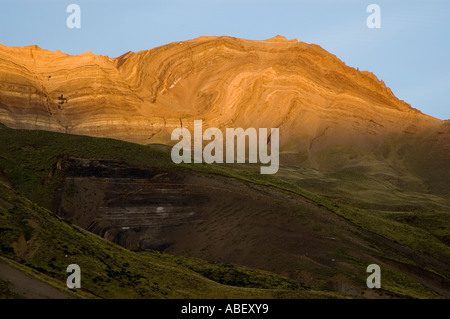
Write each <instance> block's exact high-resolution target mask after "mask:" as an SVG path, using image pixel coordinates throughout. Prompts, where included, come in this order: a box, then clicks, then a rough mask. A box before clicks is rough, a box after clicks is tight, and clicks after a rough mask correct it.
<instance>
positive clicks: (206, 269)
mask: <svg viewBox="0 0 450 319" xmlns="http://www.w3.org/2000/svg"><path fill="white" fill-rule="evenodd" d="M0 136H1V140H0V167H1V168H2V169H3V171H4V173H5V175H7V176H8V177H9V179H10V181H11V182H12V184H13V186H14V188H15V189H16V190H18V191H19V192H20V193H21V194H23V195H25V196H26V197H27V198H29V199H30V200H31V201H32V202H35V203H38V204H39V205H41V206H43V207H46V208H48V209H51V207H52V198H53V193H54V190H55V188H56V187H57V186H58V184H59V182H60V178H61V176H59V175H58V174H61V173H60V171H59V170H57V169H55V167H56V166H57V163H58V161H59V159H61V158H62V157H64V155H65V154H66V155H68V156H71V157H81V158H104V159H118V160H122V161H124V162H127V163H128V164H131V165H138V166H144V167H155V168H166V169H167V168H169V169H186V170H195V171H197V172H200V173H205V174H220V175H224V176H229V177H233V178H237V179H240V180H244V181H249V182H251V183H256V184H261V185H268V186H272V187H277V188H280V189H283V190H287V191H290V192H293V193H295V194H298V195H301V196H304V197H306V198H309V199H311V200H313V201H314V202H316V203H318V204H319V205H323V206H325V207H327V208H328V209H329V210H330V211H333V212H334V213H336V214H337V215H340V216H342V217H344V218H346V219H348V220H350V221H352V222H353V223H355V224H356V225H358V226H360V227H361V228H363V229H366V230H369V231H371V232H374V233H376V234H379V235H381V236H383V237H385V238H388V239H389V240H392V241H395V242H398V243H400V244H401V245H405V246H408V247H410V248H412V249H414V250H415V251H417V253H418V254H423V255H424V258H423V259H421V260H418V261H415V260H402V262H404V263H408V264H413V265H417V266H419V267H421V268H426V269H428V270H431V271H432V272H435V273H438V274H440V275H441V276H442V277H444V278H446V279H448V277H449V272H448V266H449V265H448V263H446V261H448V260H450V250H449V247H448V245H447V243H446V240H445V239H446V238H448V228H444V229H443V228H442V225H447V224H446V223H445V222H446V221H447V218H448V214H445V213H443V214H440V212H439V210H441V209H445V207H446V205H447V204H446V203H443V204H442V203H438V204H433V205H434V206H433V207H434V209H433V210H432V211H431V213H430V214H427V213H428V212H427V211H424V212H412V213H415V214H419V213H421V214H420V219H415V220H414V221H415V222H416V224H414V223H409V222H405V221H403V220H399V219H398V218H399V216H400V215H401V216H404V215H403V214H396V211H395V209H394V210H391V211H387V210H384V211H374V210H370V209H367V207H363V206H361V207H358V206H357V205H355V204H354V203H352V202H348V201H347V200H345V198H344V197H339V196H334V197H332V196H329V194H327V193H321V192H320V191H317V190H316V189H314V188H308V186H310V185H311V184H306V183H305V181H308V178H307V177H308V176H307V173H305V172H303V171H301V170H295V169H291V168H288V167H281V168H280V171H279V174H277V175H275V176H267V175H260V174H259V167H258V166H252V167H249V166H248V165H232V166H229V165H206V164H196V165H175V164H173V163H172V161H171V160H170V152H169V150H168V149H167V148H165V147H144V146H141V145H136V144H131V143H126V142H122V141H117V140H111V139H98V138H91V137H86V136H73V135H65V134H57V133H50V132H43V131H23V130H10V129H0ZM62 163H63V161H62ZM308 174H309V173H308ZM309 180H311V178H309ZM317 180H320V181H322V182H323V183H326V184H327V185H332V184H331V183H329V182H330V181H333V179H332V178H330V177H329V176H320V177H319V178H317ZM334 181H335V183H336V185H340V186H341V185H342V183H337V182H336V178H335V179H334ZM377 183H378V181H377ZM366 186H367V187H370V185H366ZM345 191H346V190H345V189H344V190H341V193H345ZM368 198H369V196H368ZM408 200H409V199H408V198H406V199H405V200H404V201H405V202H408ZM419 201H421V199H420V200H419ZM423 203H425V204H423ZM423 203H422V204H421V205H426V204H427V202H426V201H423ZM433 203H435V202H433ZM30 205H34V204H30ZM430 207H431V206H430ZM40 209H41V208H40ZM47 213H48V212H47ZM409 214H411V212H409ZM55 218H56V217H55ZM430 218H431V220H433V223H425V222H424V221H426V220H427V219H430ZM71 227H73V226H71ZM75 229H77V228H75ZM95 238H96V240H100V239H98V238H97V237H95ZM55 240H56V239H55ZM56 243H58V241H56ZM59 244H61V245H67V244H66V243H62V242H60V243H59ZM59 244H58V245H59ZM105 245H106V244H105ZM107 245H112V244H109V243H108V244H107ZM58 247H59V246H58ZM61 247H63V246H61ZM117 249H121V248H117ZM102 251H103V250H100V251H95V250H94V251H91V250H87V251H86V252H85V254H86V256H90V255H91V254H98V256H104V255H102V254H101V252H102ZM121 251H122V250H121ZM124 253H125V252H124ZM128 253H130V252H126V254H128ZM130 254H131V253H130ZM132 254H134V255H133V256H134V257H133V258H138V259H139V258H144V259H145V258H157V256H156V255H151V254H147V255H146V254H140V255H139V257H136V256H137V255H136V254H135V253H132ZM63 255H65V254H63ZM427 256H430V257H433V258H430V260H431V259H432V260H433V261H432V262H430V264H427V263H426V262H425V263H424V262H423V261H424V260H425V261H426V260H428V259H427ZM112 257H113V256H110V258H112ZM52 258H55V257H52ZM60 258H62V257H61V256H59V257H58V258H57V259H56V260H57V261H58V262H61V259H60ZM105 258H106V257H105ZM171 258H172V257H168V256H165V257H164V259H163V260H165V262H169V261H170V263H171V264H176V265H177V266H179V265H180V264H183V263H184V262H182V261H181V259H180V260H176V261H174V260H170V259H171ZM50 259H51V258H50ZM63 260H64V259H63ZM114 260H116V259H115V257H114ZM139 260H140V259H139ZM48 261H49V260H45V261H44V262H43V263H41V264H34V265H33V267H48V266H45V265H47V264H46V262H48ZM160 261H161V260H160ZM54 262H56V261H54ZM114 262H116V261H114ZM141 262H142V261H141ZM199 263H200V264H201V262H199V261H196V262H193V264H191V265H190V266H189V265H186V264H184V266H183V267H182V268H183V269H184V271H185V270H186V269H187V268H189V269H191V270H192V271H194V274H195V272H197V273H201V274H203V275H205V276H208V277H209V278H211V279H214V280H217V281H220V282H223V283H226V284H230V283H238V282H240V283H241V284H242V283H243V282H244V283H245V282H247V281H248V279H245V280H243V279H242V276H240V275H239V276H238V277H239V278H236V277H233V279H231V280H230V279H229V277H227V276H225V275H224V273H221V271H222V270H223V269H226V267H221V266H220V267H218V268H214V269H213V270H211V267H212V266H211V264H208V265H207V264H205V265H203V266H202V267H200V269H199V268H198V264H199ZM144 264H145V263H144ZM193 265H196V266H193ZM140 267H143V268H145V266H143V264H141V266H139V267H137V268H140ZM137 268H136V269H135V268H133V271H130V273H132V274H134V272H135V271H138V270H137ZM42 269H44V268H42ZM113 269H114V270H113V271H112V272H111V273H110V276H109V277H110V279H111V280H113V278H120V276H121V275H120V274H121V273H122V272H126V270H127V268H123V267H122V266H120V262H119V263H118V264H117V266H116V267H115V268H113ZM45 271H49V270H48V269H47V270H45ZM137 273H139V271H138V272H137ZM51 275H52V276H57V275H56V274H54V273H51ZM64 275H65V274H63V275H59V276H64ZM113 275H114V276H113ZM123 276H124V278H127V275H126V274H124V275H123ZM258 276H259V275H258ZM258 276H256V277H258ZM396 276H397V277H398V276H399V275H396ZM244 277H246V276H244ZM263 277H264V276H263ZM95 278H96V277H95V276H94V277H93V278H91V279H92V281H94V279H95ZM100 278H103V277H102V276H100V277H99V278H97V279H96V280H97V282H98V281H100ZM164 278H170V277H164ZM203 279H204V278H203ZM400 279H402V278H400ZM126 280H128V279H126ZM129 280H131V279H129ZM272 280H273V279H271V280H269V282H272ZM402 280H403V279H402ZM408 280H410V279H408ZM262 281H263V282H264V280H262ZM257 282H260V280H259V279H258V280H257ZM126 283H127V284H133V281H127V282H126ZM95 285H98V284H97V283H95ZM108 285H109V284H107V285H106V286H108ZM250 286H252V287H267V286H264V285H263V286H261V285H260V283H258V284H256V282H255V279H253V283H252V285H250ZM108 287H109V286H108ZM189 287H190V286H189ZM277 287H278V288H280V287H281V286H277ZM283 287H284V288H286V287H285V286H283ZM271 288H274V287H271ZM199 289H200V290H201V289H202V288H201V286H198V287H197V289H194V290H193V291H191V292H192V293H193V294H194V295H195V291H199ZM114 290H117V287H115V288H114ZM393 290H395V289H393ZM204 291H207V290H204ZM215 291H219V290H215ZM296 291H297V290H296ZM145 293H146V294H148V295H146V294H141V295H144V296H152V295H151V294H150V293H149V292H145ZM240 293H242V292H240ZM399 293H401V294H406V295H408V291H404V290H403V291H400V292H399ZM220 294H222V292H220ZM220 294H219V295H220ZM156 295H158V294H156ZM187 295H188V294H187ZM410 295H412V296H418V297H420V296H422V297H426V296H432V294H431V295H429V294H428V293H425V294H424V293H422V292H417V291H411V293H410ZM101 296H105V297H112V296H114V295H113V293H110V294H103V295H101ZM130 296H133V294H130ZM159 296H164V294H159ZM170 296H182V294H173V295H170ZM197 296H198V295H197ZM211 296H217V294H214V293H213V295H211ZM211 296H209V297H211ZM221 296H223V294H222V295H221ZM234 296H236V295H234Z"/></svg>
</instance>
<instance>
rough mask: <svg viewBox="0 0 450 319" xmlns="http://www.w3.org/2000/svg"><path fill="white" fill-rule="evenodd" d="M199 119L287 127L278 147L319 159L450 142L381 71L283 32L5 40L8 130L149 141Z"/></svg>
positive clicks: (163, 139) (0, 63)
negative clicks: (50, 43) (156, 41)
mask: <svg viewBox="0 0 450 319" xmlns="http://www.w3.org/2000/svg"><path fill="white" fill-rule="evenodd" d="M196 119H198V120H200V119H201V120H203V123H204V124H203V128H204V129H206V128H207V127H218V128H221V129H224V128H226V127H242V128H248V127H255V128H260V127H267V128H270V127H279V128H280V144H281V145H280V150H281V152H284V153H301V154H307V156H308V160H309V162H310V163H312V165H313V166H314V165H316V166H320V165H321V164H320V160H319V159H317V156H316V155H317V154H319V153H321V152H322V151H324V150H329V149H331V148H333V147H344V148H349V147H350V148H356V149H358V150H359V151H362V152H365V151H373V150H375V149H380V148H381V147H382V146H383V145H384V143H385V141H386V139H387V138H390V137H391V136H392V134H394V135H396V136H397V138H398V139H402V138H405V139H411V138H412V137H418V138H423V136H425V135H426V136H431V135H433V134H435V135H436V136H437V138H439V139H440V140H442V139H444V142H442V143H441V144H442V145H443V146H442V145H441V146H442V147H440V148H439V150H440V149H441V148H445V147H448V143H447V142H445V141H448V137H449V134H448V132H447V131H448V130H447V129H446V126H445V122H444V121H441V120H438V119H435V118H432V117H430V116H427V115H425V114H422V113H421V112H419V111H418V110H416V109H414V108H412V107H411V106H410V105H409V104H407V103H406V102H404V101H400V100H399V99H397V98H396V97H395V96H394V94H393V93H392V92H391V90H390V89H389V88H388V87H386V85H385V84H384V83H383V81H380V80H379V79H378V78H377V77H376V76H375V75H373V74H372V73H370V72H366V71H359V70H357V69H355V68H352V67H349V66H346V65H345V64H344V63H343V62H342V61H341V60H339V59H338V58H337V57H335V56H334V55H332V54H330V53H328V52H327V51H325V50H324V49H322V48H321V47H320V46H318V45H314V44H306V43H303V42H299V41H297V40H287V39H286V38H284V37H281V36H277V37H274V38H271V39H268V40H264V41H250V40H243V39H237V38H231V37H200V38H197V39H194V40H190V41H184V42H175V43H171V44H168V45H164V46H161V47H158V48H154V49H151V50H146V51H141V52H137V53H134V52H128V53H126V54H124V55H122V56H120V57H118V58H109V57H107V56H97V55H94V54H92V53H90V52H86V53H84V54H81V55H79V56H71V55H67V54H64V53H61V52H59V51H57V52H50V51H47V50H43V49H40V48H38V47H36V46H29V47H15V48H11V47H6V46H2V45H0V122H1V123H4V124H5V125H7V126H10V127H13V128H26V129H44V130H51V131H59V132H67V133H73V134H85V135H92V136H103V137H112V138H117V139H122V140H127V141H132V142H137V143H142V144H149V143H170V134H171V132H172V130H173V129H174V128H176V127H180V126H183V127H188V128H192V125H193V121H194V120H196ZM447 126H448V125H447ZM442 131H445V132H446V133H444V135H445V136H444V138H443V135H438V132H442ZM445 145H447V146H445ZM439 150H438V151H439ZM442 151H445V150H444V149H442Z"/></svg>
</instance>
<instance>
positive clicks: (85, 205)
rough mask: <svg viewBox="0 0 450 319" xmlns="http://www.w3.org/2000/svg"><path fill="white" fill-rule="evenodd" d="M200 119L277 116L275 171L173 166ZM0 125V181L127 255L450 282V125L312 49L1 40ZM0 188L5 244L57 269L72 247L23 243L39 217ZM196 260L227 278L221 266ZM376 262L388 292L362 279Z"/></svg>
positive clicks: (315, 282) (298, 273)
mask: <svg viewBox="0 0 450 319" xmlns="http://www.w3.org/2000/svg"><path fill="white" fill-rule="evenodd" d="M194 120H203V129H206V128H207V127H218V128H220V129H222V130H224V129H225V128H227V127H233V128H238V127H242V128H248V127H254V128H264V127H267V128H270V127H278V128H280V167H279V170H278V172H277V173H276V174H274V175H270V176H267V175H261V174H259V165H258V167H256V166H255V165H252V164H235V165H229V164H223V165H216V164H215V165H206V164H195V165H194V164H179V165H176V164H174V163H173V162H172V160H171V159H170V145H171V144H173V142H172V141H170V134H171V132H172V131H173V129H175V128H177V127H181V126H182V127H187V128H189V129H192V126H193V121H194ZM1 123H3V124H4V125H2V124H1ZM23 129H25V130H23ZM45 131H52V132H45ZM86 135H89V136H91V137H88V136H86ZM0 137H1V139H0V183H2V184H4V185H5V187H6V188H8V189H12V190H14V191H15V192H17V193H15V194H16V195H15V196H18V197H17V198H16V199H17V200H19V198H20V201H22V202H24V201H30V203H32V204H30V205H35V206H32V207H34V208H36V207H39V211H45V212H46V213H45V214H50V212H51V213H53V214H55V216H57V217H58V218H60V219H58V220H59V222H57V221H56V220H54V224H53V225H54V227H55V229H58V228H59V227H62V226H61V224H60V223H73V224H75V225H77V227H80V228H82V229H84V230H88V231H90V232H91V233H94V234H96V235H98V236H100V237H103V238H104V239H108V240H109V241H111V242H113V243H115V244H118V245H120V246H123V247H125V248H127V249H129V250H132V251H134V250H137V251H141V250H149V249H150V250H158V251H161V252H165V253H169V254H172V255H176V256H178V257H173V258H182V257H181V256H188V257H196V258H201V259H202V260H203V261H202V263H203V262H204V263H206V261H209V262H214V263H216V262H221V263H233V264H238V265H244V266H247V267H252V268H256V269H263V270H265V271H271V272H273V273H276V274H277V275H281V276H286V277H289V278H290V280H293V281H295V282H296V283H298V284H301V285H305V286H308V287H310V288H311V289H313V290H314V291H316V292H320V293H322V292H326V293H328V292H330V291H331V292H332V293H336V292H338V293H342V294H346V295H353V296H366V297H377V298H378V297H382V298H384V297H395V298H396V297H401V298H403V297H423V298H429V297H436V296H444V297H449V296H450V292H449V291H450V289H449V280H450V279H449V278H450V275H449V274H450V271H449V265H448V260H449V256H450V250H449V245H450V182H449V181H450V165H448V163H449V162H450V121H442V120H439V119H436V118H433V117H430V116H428V115H426V114H422V113H421V112H420V111H418V110H416V109H414V108H412V107H411V106H410V105H408V104H407V103H406V102H404V101H400V100H399V99H397V98H396V97H395V96H394V94H393V93H392V92H391V90H390V89H389V88H388V87H386V85H385V84H384V83H383V82H382V81H380V80H379V79H378V78H377V77H376V76H375V75H373V74H372V73H370V72H366V71H359V70H357V69H354V68H352V67H349V66H346V65H345V64H344V63H343V62H342V61H341V60H339V59H338V58H337V57H335V56H334V55H332V54H330V53H328V52H327V51H325V50H323V49H322V48H320V47H319V46H317V45H313V44H306V43H302V42H299V41H297V40H287V39H286V38H284V37H280V36H277V37H274V38H271V39H268V40H264V41H250V40H243V39H236V38H230V37H200V38H198V39H194V40H190V41H183V42H176V43H171V44H168V45H165V46H162V47H158V48H154V49H151V50H146V51H141V52H137V53H134V52H128V53H126V54H124V55H122V56H120V57H118V58H109V57H106V56H97V55H94V54H92V53H90V52H87V53H84V54H81V55H79V56H70V55H67V54H64V53H61V52H58V51H57V52H50V51H47V50H43V49H40V48H38V47H36V46H30V47H17V48H11V47H6V46H1V45H0ZM93 137H96V138H93ZM105 137H106V138H105ZM109 138H112V139H109ZM119 140H122V141H119ZM130 142H132V143H130ZM139 144H141V145H139ZM162 144H169V145H162ZM0 190H1V189H0ZM0 195H2V197H0V213H1V214H2V219H1V220H2V223H3V224H2V225H1V227H2V229H7V230H8V232H2V233H1V234H0V244H2V246H3V248H2V249H3V251H4V252H5V254H8V258H10V259H11V260H13V261H14V262H19V263H21V264H22V265H26V266H27V267H32V268H33V269H35V270H38V271H39V269H41V270H42V271H41V272H44V273H50V274H51V277H55V276H56V277H57V276H58V275H56V274H55V273H54V271H56V270H55V269H49V268H48V267H50V266H49V265H48V264H47V262H49V260H48V259H50V260H51V258H56V261H57V262H58V263H62V262H63V261H61V260H60V258H62V257H61V256H62V255H61V254H59V255H57V256H48V257H50V258H47V257H46V258H47V259H43V260H44V261H45V262H42V260H41V259H38V260H34V259H32V258H31V257H32V256H33V254H32V252H27V250H25V252H24V251H23V250H21V247H22V248H23V247H25V246H26V245H25V246H24V240H23V239H22V237H21V235H20V232H21V231H22V232H23V236H24V237H25V238H27V236H28V235H27V233H26V232H27V231H28V230H27V229H22V230H20V229H19V230H20V231H18V230H17V227H18V226H17V225H16V224H14V223H16V222H17V221H16V220H15V219H14V214H13V213H14V212H15V208H14V207H15V206H14V205H13V204H11V200H10V198H11V196H12V195H9V191H6V190H5V191H4V192H3V193H0ZM17 200H15V201H16V202H17ZM27 203H28V202H27ZM27 205H28V204H27ZM22 207H24V206H23V205H22ZM34 208H33V209H34ZM36 209H37V208H36ZM41 209H42V210H41ZM25 212H27V214H28V213H30V210H29V209H28V210H25V211H21V214H23V215H21V216H22V217H23V220H29V219H31V220H34V219H35V215H33V216H31V217H30V216H29V215H27V214H25ZM55 218H56V217H55ZM31 223H33V222H31ZM19 224H20V223H19ZM11 225H13V226H14V227H13V226H11ZM16 226H17V227H16ZM64 227H65V226H64ZM3 234H6V235H3ZM45 234H47V233H43V235H45ZM2 236H4V237H2ZM89 238H90V239H89V241H91V240H93V239H92V238H94V237H89ZM29 240H31V238H28V240H25V241H26V242H27V243H28V241H29ZM47 240H52V241H54V240H56V239H55V238H51V239H49V237H48V236H47V237H45V236H44V237H43V239H42V240H40V242H46V241H47ZM68 240H69V241H72V240H78V239H74V238H68ZM31 244H33V241H31V242H30V245H31ZM60 245H66V246H67V245H68V244H67V243H66V242H61V243H60ZM101 245H104V244H101ZM26 247H31V248H32V247H33V246H32V245H31V246H26ZM42 247H43V248H42V249H43V250H44V251H45V250H46V249H47V248H46V246H42ZM57 247H58V249H61V247H60V246H57ZM62 247H63V246H62ZM63 248H64V247H63ZM116 248H117V247H116ZM116 248H115V249H116ZM86 249H87V248H86ZM62 250H64V249H62ZM87 251H89V250H87ZM86 255H89V254H88V253H86ZM127 256H131V255H127ZM25 257H26V258H25ZM91 257H92V256H91ZM93 257H95V256H93ZM30 258H31V259H30ZM124 258H125V257H124ZM126 258H129V257H126ZM130 258H131V257H130ZM167 258H169V257H167ZM170 258H172V257H170ZM175 262H176V263H178V264H180V263H183V262H182V261H180V259H175ZM187 263H188V264H189V267H188V268H189V269H192V268H195V269H198V268H200V271H201V273H202V274H207V275H208V276H209V275H211V273H213V274H217V273H219V275H218V276H219V277H220V278H222V277H227V275H226V274H227V268H226V266H223V265H221V266H218V268H217V269H215V270H211V267H213V266H211V265H209V264H202V266H201V267H200V266H198V267H197V266H195V267H194V266H192V263H191V262H187ZM371 263H376V264H379V265H380V266H382V269H383V278H384V279H383V284H382V285H383V289H382V290H381V291H380V292H374V291H371V290H368V289H367V287H366V282H365V279H366V277H367V273H366V267H367V265H368V264H371ZM44 266H45V267H44ZM168 267H169V266H168ZM120 269H122V268H120ZM120 269H119V270H120ZM119 270H117V271H119ZM52 271H53V272H52ZM242 272H246V271H243V270H242ZM238 273H239V276H238V277H239V278H237V279H236V278H235V279H236V280H234V279H233V280H230V281H225V282H220V283H227V284H230V283H231V284H232V285H236V282H241V279H242V276H244V277H245V278H246V275H242V276H241V275H240V274H241V272H240V271H238ZM254 275H255V276H256V277H257V278H260V277H259V275H257V274H254ZM208 276H206V277H207V278H209V277H208ZM252 276H253V275H252ZM252 276H250V277H252ZM261 276H262V275H261ZM263 277H264V276H263ZM269 277H270V276H269ZM269 277H264V278H266V279H264V282H266V281H267V280H269V279H267V278H269ZM58 278H59V277H58ZM93 278H94V277H92V278H91V279H93ZM277 278H278V277H277ZM0 279H1V278H0ZM172 279H173V278H172ZM222 279H223V278H222ZM174 280H175V279H174ZM252 280H253V279H252ZM255 280H256V279H255ZM280 280H281V281H282V282H284V281H283V280H282V279H280ZM286 280H287V279H286ZM245 281H246V280H244V282H245ZM269 281H270V280H269ZM176 282H177V284H180V285H182V286H183V285H184V284H185V283H184V282H183V283H180V282H179V281H176ZM252 282H253V281H252ZM0 284H1V282H0ZM128 284H129V283H128ZM128 284H124V285H125V286H127V285H128ZM286 285H288V284H286ZM250 286H251V287H260V286H258V285H253V286H252V285H250ZM288 286H289V285H288ZM92 287H93V286H92ZM127 287H128V286H127ZM92 289H94V288H92ZM108 289H117V287H115V288H114V287H110V288H108ZM225 290H226V289H225ZM225 290H224V291H225ZM297 292H298V291H297ZM297 292H296V293H297ZM224 293H225V292H224ZM287 293H288V294H289V293H290V292H287ZM298 293H299V294H303V292H298ZM113 295H114V294H109V293H106V294H105V293H104V292H102V294H101V296H106V297H108V296H109V297H110V296H113ZM143 295H144V296H149V295H148V294H143ZM173 295H175V296H178V294H176V293H174V294H173ZM192 295H195V289H194V291H191V292H190V296H192ZM269 295H270V296H273V295H272V294H271V293H269ZM242 296H245V294H242Z"/></svg>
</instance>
